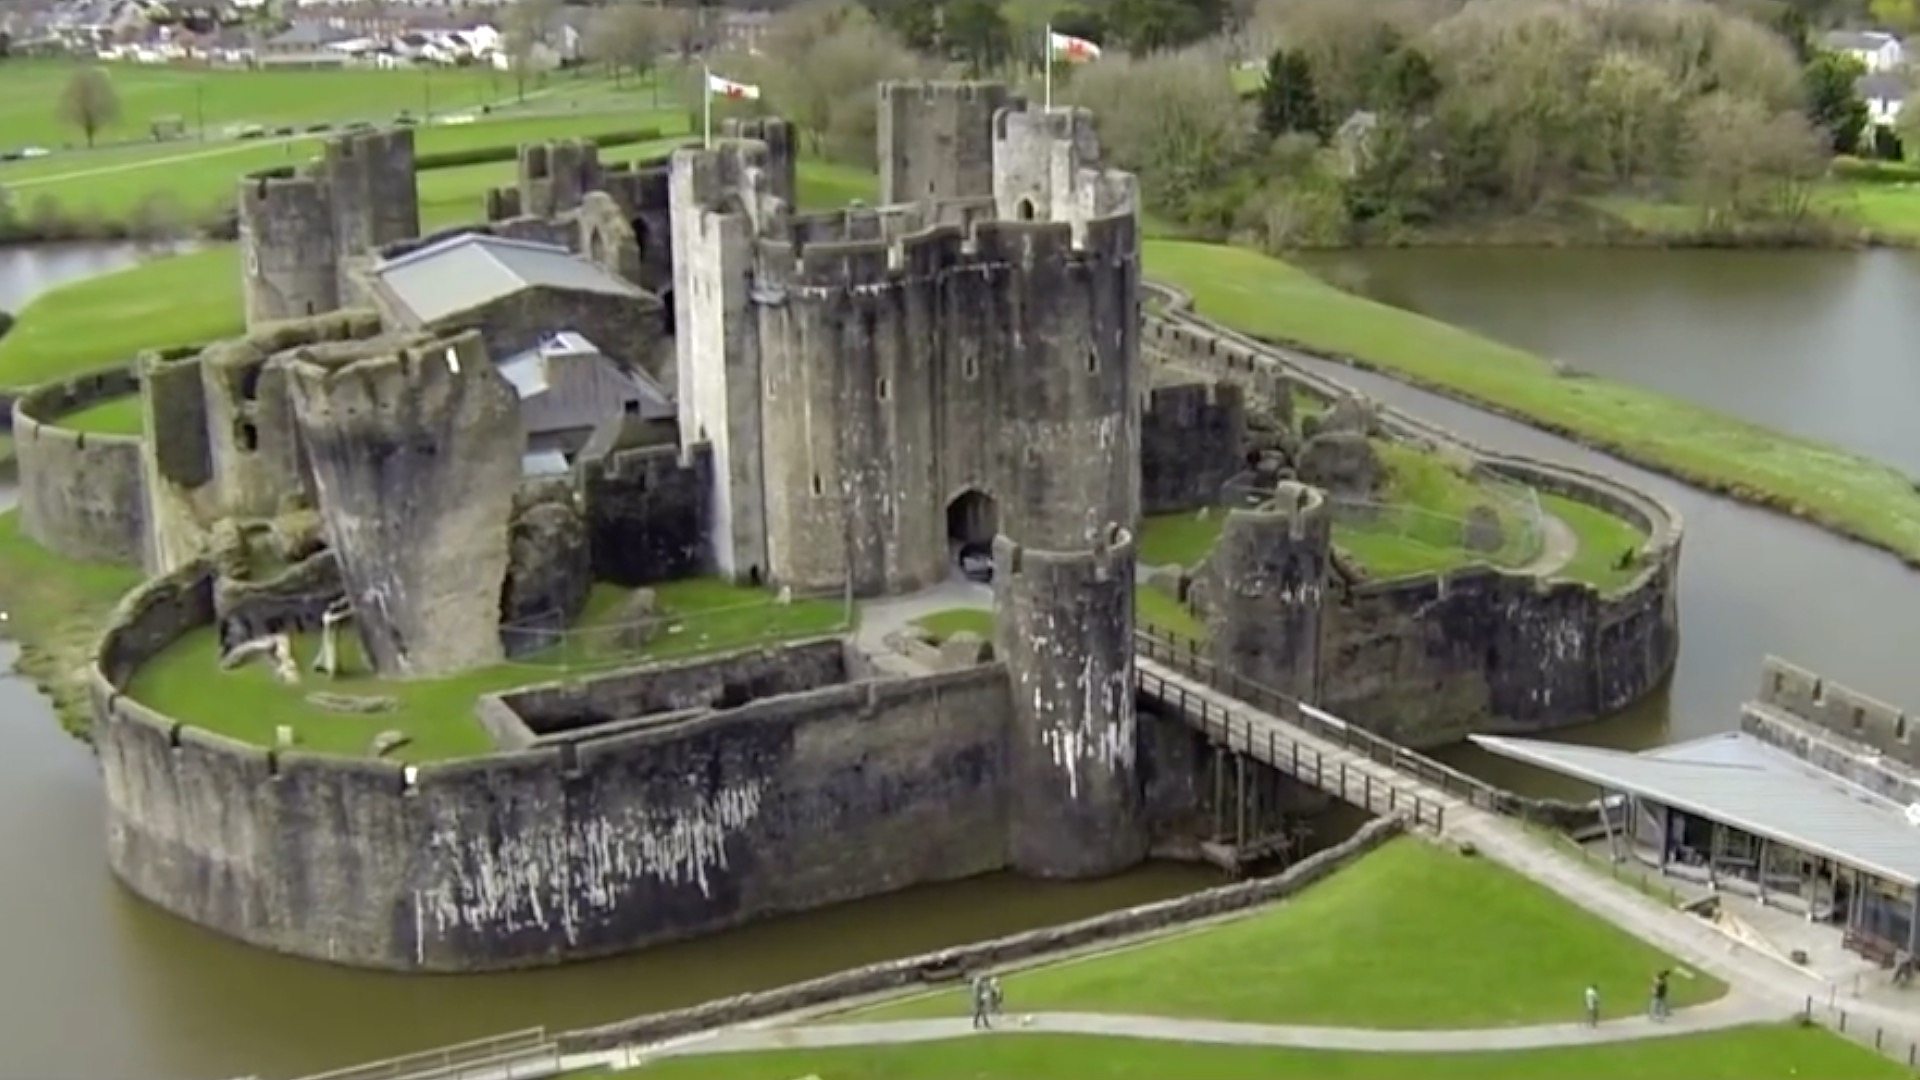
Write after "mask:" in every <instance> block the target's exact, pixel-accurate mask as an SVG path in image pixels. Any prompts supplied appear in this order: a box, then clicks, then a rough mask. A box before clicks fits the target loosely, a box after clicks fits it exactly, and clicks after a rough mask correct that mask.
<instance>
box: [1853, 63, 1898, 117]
mask: <svg viewBox="0 0 1920 1080" xmlns="http://www.w3.org/2000/svg"><path fill="white" fill-rule="evenodd" d="M1853 90H1854V93H1857V94H1859V95H1860V100H1862V101H1864V102H1866V103H1867V126H1868V127H1869V128H1876V127H1892V126H1893V124H1894V121H1896V120H1898V119H1900V108H1901V106H1902V105H1905V104H1906V101H1907V80H1906V79H1905V78H1904V77H1903V76H1902V75H1900V74H1896V73H1891V72H1885V71H1881V72H1875V73H1874V74H1871V75H1862V76H1860V78H1859V79H1858V80H1856V81H1855V82H1854V84H1853Z"/></svg>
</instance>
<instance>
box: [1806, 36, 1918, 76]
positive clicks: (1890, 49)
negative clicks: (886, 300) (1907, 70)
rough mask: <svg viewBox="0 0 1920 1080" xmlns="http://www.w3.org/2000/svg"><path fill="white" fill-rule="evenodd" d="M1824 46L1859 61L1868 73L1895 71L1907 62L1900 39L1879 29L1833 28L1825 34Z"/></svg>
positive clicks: (1904, 49)
mask: <svg viewBox="0 0 1920 1080" xmlns="http://www.w3.org/2000/svg"><path fill="white" fill-rule="evenodd" d="M1826 46H1827V48H1828V49H1830V50H1832V51H1833V52H1837V53H1845V54H1847V55H1848V56H1851V57H1853V58H1854V59H1856V60H1858V61H1860V63H1861V65H1862V66H1864V67H1865V68H1866V69H1867V73H1868V74H1869V75H1872V74H1877V73H1879V72H1883V71H1897V70H1899V68H1900V67H1901V65H1903V64H1905V63H1906V62H1907V49H1906V46H1905V45H1903V44H1901V42H1900V39H1899V38H1897V37H1894V36H1893V35H1892V34H1888V33H1883V32H1881V31H1879V30H1835V31H1833V32H1832V33H1830V34H1828V35H1827V38H1826Z"/></svg>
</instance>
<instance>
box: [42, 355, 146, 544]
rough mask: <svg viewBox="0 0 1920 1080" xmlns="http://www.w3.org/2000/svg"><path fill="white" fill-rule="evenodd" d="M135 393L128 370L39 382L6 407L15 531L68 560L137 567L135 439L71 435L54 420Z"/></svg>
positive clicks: (141, 492) (141, 533)
mask: <svg viewBox="0 0 1920 1080" xmlns="http://www.w3.org/2000/svg"><path fill="white" fill-rule="evenodd" d="M139 392H140V380H139V378H138V376H137V375H136V373H135V371H134V369H133V368H132V367H121V368H112V369H108V370H104V371H96V372H90V373H88V374H85V375H77V376H75V377H73V378H71V379H66V380H63V381H60V382H53V383H45V384H42V385H40V386H37V387H35V388H33V389H32V390H29V391H27V392H26V393H24V394H21V395H20V396H19V397H18V398H16V399H15V400H14V403H13V453H14V459H15V462H16V464H17V467H18V471H19V479H20V527H21V529H22V530H23V531H24V532H25V533H26V534H27V535H28V536H30V537H32V538H33V540H34V541H35V542H36V543H38V544H39V545H40V546H41V547H44V548H46V549H47V550H49V551H57V552H59V553H61V554H62V555H65V556H67V557H69V558H74V559H85V560H88V561H94V562H112V563H130V564H133V565H140V564H141V563H142V562H143V561H144V560H145V555H146V550H147V524H146V506H147V498H146V482H145V476H144V475H143V473H142V470H141V465H140V441H141V440H140V436H138V435H107V434H101V433H98V432H86V431H75V430H73V429H71V428H64V427H61V426H60V420H61V417H63V416H67V415H69V414H71V413H74V412H78V411H79V410H81V409H85V408H87V407H89V406H92V405H97V404H100V403H102V402H106V401H111V400H113V399H115V398H120V397H126V396H128V395H132V394H137V393H139Z"/></svg>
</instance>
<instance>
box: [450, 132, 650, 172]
mask: <svg viewBox="0 0 1920 1080" xmlns="http://www.w3.org/2000/svg"><path fill="white" fill-rule="evenodd" d="M660 137H661V136H660V129H659V128H637V129H635V130H633V131H609V132H607V133H606V134H604V135H593V136H589V137H588V139H587V141H588V142H591V143H593V144H594V145H595V146H598V147H599V148H601V149H602V150H605V149H607V148H608V147H613V146H631V145H633V144H634V143H643V142H652V141H653V140H655V139H658V138H660ZM519 156H520V146H519V144H517V143H510V144H508V145H506V146H476V147H472V148H471V149H467V150H448V151H444V152H442V153H438V154H416V155H414V159H413V167H414V169H415V171H417V172H427V171H429V170H431V169H453V168H458V167H460V166H462V165H486V164H490V163H492V162H495V161H512V160H514V159H515V158H517V157H519Z"/></svg>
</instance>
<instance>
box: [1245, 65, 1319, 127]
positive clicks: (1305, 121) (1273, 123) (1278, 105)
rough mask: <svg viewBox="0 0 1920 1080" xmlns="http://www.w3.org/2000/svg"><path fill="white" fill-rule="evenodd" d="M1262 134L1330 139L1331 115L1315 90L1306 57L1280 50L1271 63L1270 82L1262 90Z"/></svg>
mask: <svg viewBox="0 0 1920 1080" xmlns="http://www.w3.org/2000/svg"><path fill="white" fill-rule="evenodd" d="M1260 130H1262V131H1264V132H1266V133H1267V134H1268V135H1285V134H1287V133H1288V132H1294V131H1301V132H1306V133H1309V134H1311V135H1313V136H1315V137H1316V138H1320V139H1325V138H1326V137H1327V115H1326V111H1325V110H1324V109H1323V108H1321V105H1320V95H1319V94H1318V93H1317V92H1316V91H1315V90H1314V86H1313V65H1312V64H1311V63H1309V62H1308V60H1307V57H1306V54H1305V53H1302V52H1299V51H1297V50H1292V49H1279V50H1276V51H1275V52H1274V54H1273V56H1272V57H1270V58H1269V59H1268V60H1267V82H1266V85H1265V86H1262V87H1261V88H1260Z"/></svg>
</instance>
